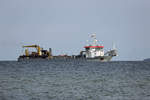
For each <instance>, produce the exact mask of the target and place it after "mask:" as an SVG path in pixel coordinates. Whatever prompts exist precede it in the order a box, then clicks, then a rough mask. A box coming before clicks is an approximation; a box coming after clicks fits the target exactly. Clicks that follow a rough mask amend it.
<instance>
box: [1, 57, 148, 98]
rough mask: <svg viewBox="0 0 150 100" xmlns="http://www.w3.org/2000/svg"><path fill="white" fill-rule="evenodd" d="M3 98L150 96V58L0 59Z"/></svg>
mask: <svg viewBox="0 0 150 100" xmlns="http://www.w3.org/2000/svg"><path fill="white" fill-rule="evenodd" d="M0 100H150V62H149V61H112V62H98V61H82V60H81V61H80V60H77V61H22V62H17V61H0Z"/></svg>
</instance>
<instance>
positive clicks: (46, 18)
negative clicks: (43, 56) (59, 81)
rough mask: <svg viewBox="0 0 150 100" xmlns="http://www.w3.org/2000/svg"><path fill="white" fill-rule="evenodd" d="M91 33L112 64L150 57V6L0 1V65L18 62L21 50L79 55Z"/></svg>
mask: <svg viewBox="0 0 150 100" xmlns="http://www.w3.org/2000/svg"><path fill="white" fill-rule="evenodd" d="M90 33H96V35H97V39H98V40H99V43H101V44H103V45H104V49H105V50H106V51H107V50H109V49H111V48H112V44H113V43H115V44H116V48H117V50H118V55H119V56H118V57H115V58H114V59H113V60H142V59H144V58H148V57H150V44H149V43H150V0H0V60H16V59H17V57H18V56H19V55H20V54H22V53H23V49H22V45H30V44H39V45H41V46H42V47H43V48H45V49H48V48H49V47H51V48H52V50H53V54H54V55H58V54H69V55H71V54H78V53H79V52H80V50H84V48H83V47H84V46H85V45H86V44H87V43H86V40H87V39H89V34H90Z"/></svg>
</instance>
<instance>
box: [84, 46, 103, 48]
mask: <svg viewBox="0 0 150 100" xmlns="http://www.w3.org/2000/svg"><path fill="white" fill-rule="evenodd" d="M84 48H104V46H85V47H84Z"/></svg>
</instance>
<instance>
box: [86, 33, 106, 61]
mask: <svg viewBox="0 0 150 100" xmlns="http://www.w3.org/2000/svg"><path fill="white" fill-rule="evenodd" d="M91 38H92V40H93V42H92V44H89V45H88V46H85V47H84V48H85V52H86V58H95V57H100V56H104V50H103V48H104V46H101V45H99V44H98V42H97V39H96V35H95V34H92V35H91Z"/></svg>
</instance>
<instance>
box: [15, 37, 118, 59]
mask: <svg viewBox="0 0 150 100" xmlns="http://www.w3.org/2000/svg"><path fill="white" fill-rule="evenodd" d="M90 37H91V40H92V41H91V43H90V44H88V45H86V46H84V48H85V50H84V51H80V53H79V55H71V56H69V55H58V56H54V55H53V54H52V49H51V48H49V50H44V49H43V48H41V47H40V46H39V45H27V46H23V48H25V54H23V55H21V56H19V58H18V61H26V60H29V61H30V60H96V61H101V62H106V61H110V60H111V59H112V57H114V56H117V50H116V48H115V47H113V49H111V50H109V51H107V52H106V53H105V52H104V50H103V48H104V46H102V45H100V44H98V40H97V39H96V34H92V35H91V36H90ZM29 48H35V49H36V51H35V52H29V50H28V49H29Z"/></svg>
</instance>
